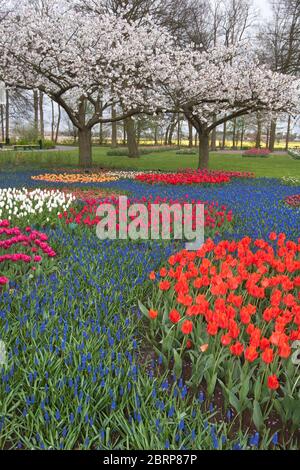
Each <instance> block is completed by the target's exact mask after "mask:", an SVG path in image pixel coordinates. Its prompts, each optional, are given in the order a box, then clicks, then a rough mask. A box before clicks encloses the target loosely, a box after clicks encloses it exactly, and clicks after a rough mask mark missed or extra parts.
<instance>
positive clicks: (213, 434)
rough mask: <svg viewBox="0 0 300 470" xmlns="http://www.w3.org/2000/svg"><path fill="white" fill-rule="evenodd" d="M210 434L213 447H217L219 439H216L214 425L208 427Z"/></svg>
mask: <svg viewBox="0 0 300 470" xmlns="http://www.w3.org/2000/svg"><path fill="white" fill-rule="evenodd" d="M210 435H211V439H212V443H213V447H214V449H218V448H219V441H218V438H217V436H216V433H215V427H214V426H211V428H210Z"/></svg>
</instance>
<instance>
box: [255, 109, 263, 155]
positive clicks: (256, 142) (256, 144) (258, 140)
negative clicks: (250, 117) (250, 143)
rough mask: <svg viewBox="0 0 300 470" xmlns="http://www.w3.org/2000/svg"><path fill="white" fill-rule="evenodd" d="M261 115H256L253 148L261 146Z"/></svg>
mask: <svg viewBox="0 0 300 470" xmlns="http://www.w3.org/2000/svg"><path fill="white" fill-rule="evenodd" d="M261 126H262V122H261V117H260V116H259V115H257V131H256V138H255V148H257V149H259V148H260V146H261Z"/></svg>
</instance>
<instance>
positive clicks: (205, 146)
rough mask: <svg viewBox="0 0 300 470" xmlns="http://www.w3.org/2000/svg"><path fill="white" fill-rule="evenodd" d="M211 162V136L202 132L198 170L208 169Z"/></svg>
mask: <svg viewBox="0 0 300 470" xmlns="http://www.w3.org/2000/svg"><path fill="white" fill-rule="evenodd" d="M208 162H209V134H208V133H206V132H201V133H200V134H199V162H198V168H201V169H207V168H208Z"/></svg>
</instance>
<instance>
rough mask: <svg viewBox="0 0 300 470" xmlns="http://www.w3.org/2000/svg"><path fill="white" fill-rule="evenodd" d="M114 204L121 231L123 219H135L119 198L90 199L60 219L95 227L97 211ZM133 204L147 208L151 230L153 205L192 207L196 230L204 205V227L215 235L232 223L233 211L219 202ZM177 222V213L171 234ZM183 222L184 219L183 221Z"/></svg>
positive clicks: (152, 200)
mask: <svg viewBox="0 0 300 470" xmlns="http://www.w3.org/2000/svg"><path fill="white" fill-rule="evenodd" d="M106 204H112V205H113V206H114V207H115V210H116V216H117V225H116V229H117V231H118V230H119V222H120V220H121V219H122V217H126V220H127V222H128V223H129V222H130V221H131V220H132V219H133V217H131V216H128V213H127V212H126V213H125V214H123V212H122V210H120V205H119V198H118V197H114V196H113V197H107V198H105V199H102V200H101V201H99V200H98V199H90V200H86V201H85V204H84V206H83V207H82V209H81V210H79V211H78V210H77V209H76V208H74V207H71V208H70V209H69V211H65V212H64V213H62V214H60V215H59V218H60V219H64V220H65V222H66V223H67V224H73V223H75V224H78V225H87V226H94V225H97V224H98V222H100V220H101V217H99V216H97V215H96V212H97V209H98V208H99V207H101V205H106ZM132 204H143V205H144V206H145V207H146V208H147V212H148V214H149V217H148V220H147V227H148V228H150V226H151V211H152V205H153V204H156V205H163V204H167V205H168V206H169V207H171V206H172V205H173V204H174V205H175V204H178V205H179V206H180V207H181V209H184V206H185V204H191V205H192V208H193V210H192V215H191V217H192V228H193V229H195V224H196V205H197V204H204V227H205V229H207V230H212V231H213V233H214V234H215V235H217V234H219V229H221V227H223V226H224V224H226V223H231V222H232V211H230V210H227V208H226V206H225V205H222V206H219V205H218V203H217V202H204V201H197V200H191V201H189V203H187V202H186V200H185V199H184V198H182V199H174V200H173V199H170V198H161V197H159V196H158V197H155V198H152V197H150V198H149V199H147V198H146V197H143V198H140V199H138V198H135V199H133V198H132V199H131V198H128V199H127V208H128V209H129V207H130V206H131V205H132ZM183 212H184V210H182V211H181V215H180V217H182V214H183ZM161 220H162V214H161V213H160V222H161ZM175 220H176V213H175V214H174V218H172V217H171V221H170V222H171V225H170V227H171V233H173V224H174V221H175ZM181 220H182V219H181Z"/></svg>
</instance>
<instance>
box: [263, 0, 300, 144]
mask: <svg viewBox="0 0 300 470" xmlns="http://www.w3.org/2000/svg"><path fill="white" fill-rule="evenodd" d="M271 6H272V18H271V20H270V21H269V22H268V23H267V24H266V25H264V26H262V27H261V28H260V32H259V37H258V38H259V43H260V45H261V46H260V54H261V57H262V58H263V60H264V61H265V62H266V63H267V64H268V65H269V66H270V67H271V69H272V70H274V71H278V72H282V73H291V74H299V73H300V0H274V1H272V3H271ZM276 124H277V123H276V119H275V118H274V119H273V120H272V121H271V123H270V129H269V149H270V150H271V151H273V150H274V145H275V137H276ZM290 128H291V120H290V118H289V117H288V124H287V139H286V148H287V147H288V138H289V137H288V136H289V133H290Z"/></svg>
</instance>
